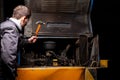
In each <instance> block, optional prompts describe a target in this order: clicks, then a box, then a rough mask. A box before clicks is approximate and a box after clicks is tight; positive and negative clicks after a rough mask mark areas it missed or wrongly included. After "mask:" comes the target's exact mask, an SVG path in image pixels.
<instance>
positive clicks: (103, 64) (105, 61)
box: [100, 60, 108, 68]
mask: <svg viewBox="0 0 120 80" xmlns="http://www.w3.org/2000/svg"><path fill="white" fill-rule="evenodd" d="M100 67H104V68H107V67H108V60H100Z"/></svg>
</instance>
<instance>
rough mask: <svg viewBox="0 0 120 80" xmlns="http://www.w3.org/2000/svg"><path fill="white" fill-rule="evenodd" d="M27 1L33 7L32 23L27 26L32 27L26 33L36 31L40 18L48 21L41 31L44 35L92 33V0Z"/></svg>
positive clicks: (77, 35)
mask: <svg viewBox="0 0 120 80" xmlns="http://www.w3.org/2000/svg"><path fill="white" fill-rule="evenodd" d="M25 2H26V5H27V6H29V7H30V8H31V9H32V17H31V21H30V25H29V26H27V28H30V29H31V28H32V29H31V31H27V30H25V31H26V32H25V33H27V34H26V35H28V34H29V32H32V33H31V34H33V33H34V32H35V30H36V28H37V25H36V24H35V23H36V22H37V21H39V20H41V21H43V22H45V23H46V24H45V25H42V28H41V30H40V32H39V35H42V36H48V37H50V36H63V37H64V36H67V37H70V36H73V37H79V35H81V34H82V35H83V34H86V35H92V28H91V23H90V19H89V18H90V17H89V14H90V13H89V6H90V0H34V1H33V0H25ZM31 5H32V6H31ZM28 30H29V29H28ZM54 33H56V34H54Z"/></svg>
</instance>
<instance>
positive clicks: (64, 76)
mask: <svg viewBox="0 0 120 80" xmlns="http://www.w3.org/2000/svg"><path fill="white" fill-rule="evenodd" d="M17 72H18V77H17V78H16V80H85V68H84V67H42V68H18V70H17Z"/></svg>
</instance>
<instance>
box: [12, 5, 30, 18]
mask: <svg viewBox="0 0 120 80" xmlns="http://www.w3.org/2000/svg"><path fill="white" fill-rule="evenodd" d="M22 16H26V17H27V18H30V16H31V11H30V9H29V8H28V7H27V6H24V5H18V6H17V7H15V8H14V10H13V15H12V17H15V18H16V19H20V18H21V17H22Z"/></svg>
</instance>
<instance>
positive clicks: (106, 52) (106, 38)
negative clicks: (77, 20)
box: [3, 0, 120, 80]
mask: <svg viewBox="0 0 120 80" xmlns="http://www.w3.org/2000/svg"><path fill="white" fill-rule="evenodd" d="M3 4H4V13H5V14H4V17H10V16H11V14H12V10H13V8H14V7H15V6H17V5H18V4H24V1H23V0H4V3H3ZM119 5H120V3H119V2H115V1H110V0H94V3H93V9H92V12H91V21H92V27H93V34H94V35H96V34H98V35H99V47H100V58H101V59H107V60H109V61H108V68H103V69H99V70H98V79H97V80H114V77H113V75H114V73H113V70H115V69H113V66H114V64H113V56H114V55H116V54H117V53H116V52H115V43H116V44H118V43H117V38H119V37H118V36H117V27H119V26H118V25H119V23H120V22H119V17H120V15H119ZM118 46H119V45H118Z"/></svg>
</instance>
